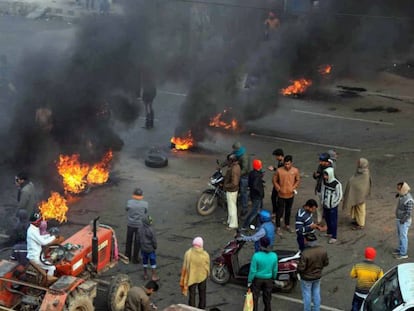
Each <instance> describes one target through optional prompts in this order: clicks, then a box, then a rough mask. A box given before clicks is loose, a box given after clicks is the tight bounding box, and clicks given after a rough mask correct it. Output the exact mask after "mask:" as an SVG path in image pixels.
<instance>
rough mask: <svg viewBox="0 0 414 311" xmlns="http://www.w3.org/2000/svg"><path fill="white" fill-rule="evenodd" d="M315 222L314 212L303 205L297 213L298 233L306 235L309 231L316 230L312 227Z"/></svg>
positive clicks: (296, 225) (296, 224)
mask: <svg viewBox="0 0 414 311" xmlns="http://www.w3.org/2000/svg"><path fill="white" fill-rule="evenodd" d="M312 224H313V218H312V213H311V212H309V211H307V210H305V209H304V208H303V207H302V208H300V209H299V210H298V211H297V213H296V222H295V227H296V233H297V234H300V235H305V234H308V233H313V232H315V230H314V229H312V228H311V225H312Z"/></svg>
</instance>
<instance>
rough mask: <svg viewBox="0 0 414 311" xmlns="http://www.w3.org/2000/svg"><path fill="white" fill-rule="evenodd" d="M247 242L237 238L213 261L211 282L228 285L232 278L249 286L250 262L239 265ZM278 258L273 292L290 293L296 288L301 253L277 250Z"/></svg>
mask: <svg viewBox="0 0 414 311" xmlns="http://www.w3.org/2000/svg"><path fill="white" fill-rule="evenodd" d="M245 243H246V242H245V241H241V240H239V239H237V237H235V239H234V240H231V241H229V242H228V243H227V244H226V246H225V247H224V248H223V250H222V252H221V254H220V255H219V256H218V257H216V258H215V259H214V260H213V263H212V268H211V276H210V277H211V280H212V281H213V282H215V283H217V284H222V285H223V284H226V283H228V282H229V281H230V279H231V278H233V279H236V280H239V281H244V282H245V283H246V285H247V277H248V275H249V269H250V262H249V263H247V264H244V265H243V266H240V265H239V252H240V250H241V249H242V248H243V246H244V244H245ZM275 252H276V254H277V256H278V261H279V262H278V272H277V279H276V280H275V281H274V285H273V290H274V291H280V292H282V293H290V292H291V291H292V290H293V289H294V288H295V286H296V283H297V280H298V276H297V266H298V260H299V258H300V251H297V252H296V251H289V250H276V251H275Z"/></svg>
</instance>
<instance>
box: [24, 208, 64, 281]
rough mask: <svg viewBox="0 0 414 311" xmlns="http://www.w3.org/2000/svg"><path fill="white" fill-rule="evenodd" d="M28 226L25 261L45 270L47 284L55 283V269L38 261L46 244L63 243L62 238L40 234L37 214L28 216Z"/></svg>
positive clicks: (39, 221)
mask: <svg viewBox="0 0 414 311" xmlns="http://www.w3.org/2000/svg"><path fill="white" fill-rule="evenodd" d="M29 221H30V225H29V228H28V229H27V238H26V241H27V259H28V260H29V261H30V262H31V263H34V264H35V265H37V266H38V267H40V268H42V269H44V270H47V279H48V281H49V282H53V281H55V280H56V279H57V278H56V277H55V276H54V273H55V270H56V267H55V266H53V265H46V264H44V263H42V262H41V261H40V253H41V252H42V246H44V245H48V244H59V243H61V242H62V241H63V237H55V236H53V235H50V234H48V233H47V234H43V235H42V234H41V233H40V224H41V222H42V217H41V215H40V214H39V213H33V214H32V215H31V216H30V219H29Z"/></svg>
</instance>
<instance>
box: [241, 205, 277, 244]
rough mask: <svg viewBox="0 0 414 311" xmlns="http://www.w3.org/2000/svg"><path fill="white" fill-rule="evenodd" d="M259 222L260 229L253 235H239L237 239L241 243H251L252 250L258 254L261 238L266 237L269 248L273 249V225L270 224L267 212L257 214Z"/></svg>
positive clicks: (270, 217)
mask: <svg viewBox="0 0 414 311" xmlns="http://www.w3.org/2000/svg"><path fill="white" fill-rule="evenodd" d="M259 220H260V223H261V225H260V227H259V229H258V230H257V231H256V233H255V234H253V235H251V236H248V235H243V234H242V235H241V237H240V238H239V239H240V240H242V241H252V242H254V250H255V252H258V251H259V250H260V244H259V240H260V238H262V237H264V236H265V237H267V238H268V239H269V242H270V244H269V245H270V247H273V243H274V242H275V225H274V224H273V223H272V215H271V214H270V212H269V211H268V210H265V209H263V210H261V211H260V212H259Z"/></svg>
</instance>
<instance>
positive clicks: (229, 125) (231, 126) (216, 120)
mask: <svg viewBox="0 0 414 311" xmlns="http://www.w3.org/2000/svg"><path fill="white" fill-rule="evenodd" d="M227 112H228V110H224V111H223V112H220V113H219V114H217V115H216V116H214V117H212V118H211V119H210V123H209V126H211V127H221V128H224V129H226V130H237V128H238V122H237V120H236V119H231V121H230V122H226V121H224V120H223V117H224V115H225V114H227Z"/></svg>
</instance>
